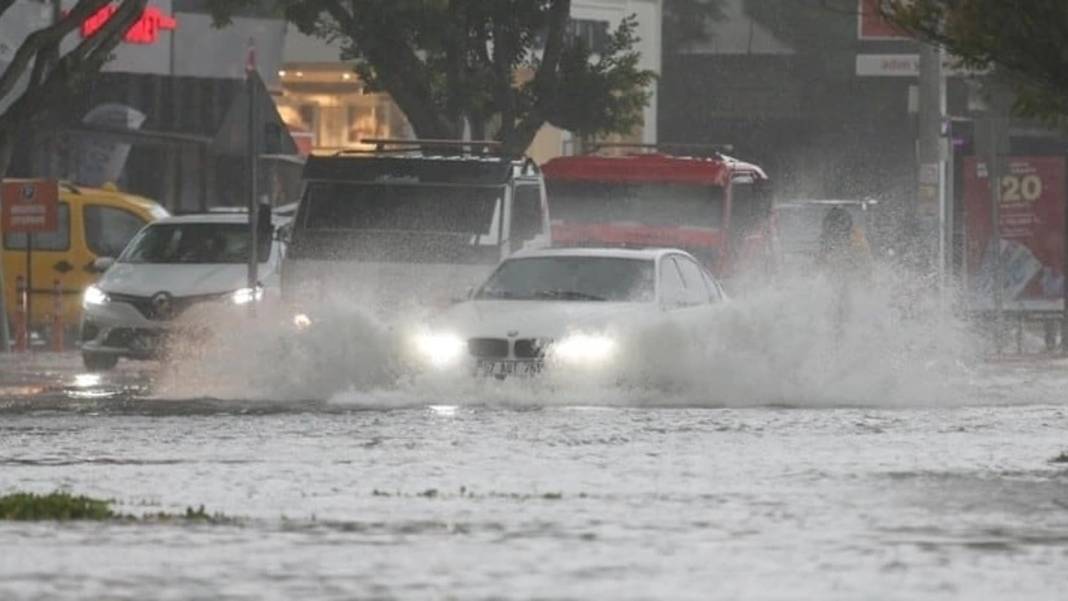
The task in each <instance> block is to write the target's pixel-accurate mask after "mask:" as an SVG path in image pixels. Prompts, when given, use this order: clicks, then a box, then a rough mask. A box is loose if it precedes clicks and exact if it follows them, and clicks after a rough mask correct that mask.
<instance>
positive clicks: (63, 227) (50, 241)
mask: <svg viewBox="0 0 1068 601" xmlns="http://www.w3.org/2000/svg"><path fill="white" fill-rule="evenodd" d="M4 247H5V248H7V249H8V250H26V234H21V233H8V234H4ZM69 248H70V205H69V204H67V203H65V202H61V203H59V207H58V210H57V219H56V231H54V232H48V233H38V234H34V235H33V250H68V249H69Z"/></svg>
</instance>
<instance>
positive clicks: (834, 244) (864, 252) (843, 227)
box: [816, 206, 871, 280]
mask: <svg viewBox="0 0 1068 601" xmlns="http://www.w3.org/2000/svg"><path fill="white" fill-rule="evenodd" d="M816 263H817V265H818V266H819V267H820V268H821V269H822V270H823V271H825V272H827V274H828V275H829V276H831V277H832V278H834V279H835V280H853V279H858V278H866V277H868V276H869V275H871V248H870V247H869V246H868V241H867V239H866V238H865V236H864V233H863V232H862V231H860V229H859V228H857V227H856V226H855V225H854V224H853V217H852V216H851V215H850V214H849V211H847V210H846V209H844V208H842V207H837V206H835V207H831V208H830V210H828V211H827V214H826V215H825V216H824V218H823V227H822V228H821V231H820V242H819V253H818V254H817V256H816Z"/></svg>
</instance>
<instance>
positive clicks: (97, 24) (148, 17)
mask: <svg viewBox="0 0 1068 601" xmlns="http://www.w3.org/2000/svg"><path fill="white" fill-rule="evenodd" d="M118 10H119V7H118V6H116V5H114V4H109V5H107V6H105V7H104V8H102V9H100V10H99V11H97V13H96V14H95V15H93V16H92V17H89V18H88V19H86V21H85V23H82V37H83V38H88V37H91V36H92V35H93V34H95V33H96V32H98V31H100V29H101V28H102V27H104V25H105V24H106V23H107V22H108V21H109V20H110V19H111V17H113V16H114V15H115V13H116V12H117V11H118ZM176 29H178V20H177V19H175V18H174V17H172V16H170V15H167V14H166V13H164V12H163V11H162V10H160V9H159V8H157V7H155V6H149V7H148V8H146V9H145V12H144V13H143V14H142V15H141V18H140V19H139V20H138V21H137V22H136V23H134V25H133V27H131V28H130V31H128V32H126V37H125V38H123V41H125V42H126V43H128V44H155V43H156V42H157V41H159V36H160V32H162V31H174V30H176Z"/></svg>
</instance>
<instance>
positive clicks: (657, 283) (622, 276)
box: [408, 248, 726, 378]
mask: <svg viewBox="0 0 1068 601" xmlns="http://www.w3.org/2000/svg"><path fill="white" fill-rule="evenodd" d="M724 300H726V297H725V295H724V293H723V289H722V288H721V286H720V285H719V283H718V282H717V281H716V280H715V278H714V277H713V276H712V275H711V274H710V273H708V272H707V271H706V270H705V269H704V268H702V267H701V266H700V264H699V263H698V262H697V261H696V260H695V259H694V258H693V257H692V256H691V255H689V254H688V253H686V252H684V251H681V250H675V249H649V250H626V249H612V248H583V249H550V250H540V251H532V252H522V253H519V254H517V255H515V256H513V257H511V258H508V259H506V260H504V261H503V262H501V263H500V265H499V266H498V267H497V269H496V270H495V271H494V272H493V274H492V275H490V276H489V278H488V279H487V280H486V281H485V283H483V284H482V286H481V287H479V288H478V289H477V290H475V291H474V292H473V293H472V294H471V296H470V298H469V299H468V300H465V301H463V302H460V303H457V304H455V305H453V306H452V307H450V308H449V309H446V310H445V311H444V312H442V313H441V314H439V315H438V316H437V317H436V318H434V319H433V320H431V322H430V324H429V327H428V328H427V330H426V331H424V332H422V333H420V334H418V335H416V336H415V337H414V340H412V341H411V342H410V344H409V345H408V351H409V354H410V355H411V358H412V360H414V361H415V362H416V363H417V365H418V366H419V368H420V369H423V370H430V371H455V370H456V369H462V368H464V367H467V368H470V369H472V370H473V371H474V373H476V374H478V375H482V376H492V377H496V378H505V377H508V376H513V375H519V376H523V375H533V374H536V373H539V372H541V371H542V370H543V368H544V367H545V366H546V365H547V364H551V365H561V366H566V367H574V368H579V369H585V368H598V367H601V366H604V365H606V364H611V363H612V362H613V361H614V360H615V358H616V357H617V356H618V354H619V353H620V352H621V351H624V350H625V349H621V348H620V344H621V341H620V340H618V339H617V338H616V336H615V335H614V332H618V331H619V330H620V328H622V327H626V326H627V325H628V324H632V323H635V322H637V321H639V320H642V321H645V322H646V323H649V322H654V323H655V321H656V320H658V319H664V318H668V317H674V316H685V315H692V314H695V313H696V312H703V311H707V310H708V309H709V308H710V306H712V305H715V304H718V303H720V302H722V301H724Z"/></svg>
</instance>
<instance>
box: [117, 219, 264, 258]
mask: <svg viewBox="0 0 1068 601" xmlns="http://www.w3.org/2000/svg"><path fill="white" fill-rule="evenodd" d="M257 242H258V244H257V245H258V246H259V253H258V256H259V259H260V262H265V261H267V259H268V258H269V256H270V250H271V242H272V240H271V238H270V237H269V236H263V239H260V240H258V241H257ZM248 255H249V231H248V226H247V225H245V224H243V223H166V224H160V223H157V224H153V225H150V226H148V227H146V228H145V229H143V230H141V232H140V233H139V234H138V235H137V236H136V237H135V238H134V239H133V240H131V241H130V244H129V246H127V247H126V250H125V251H123V253H122V256H121V257H119V261H120V262H122V263H245V262H247V261H248Z"/></svg>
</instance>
